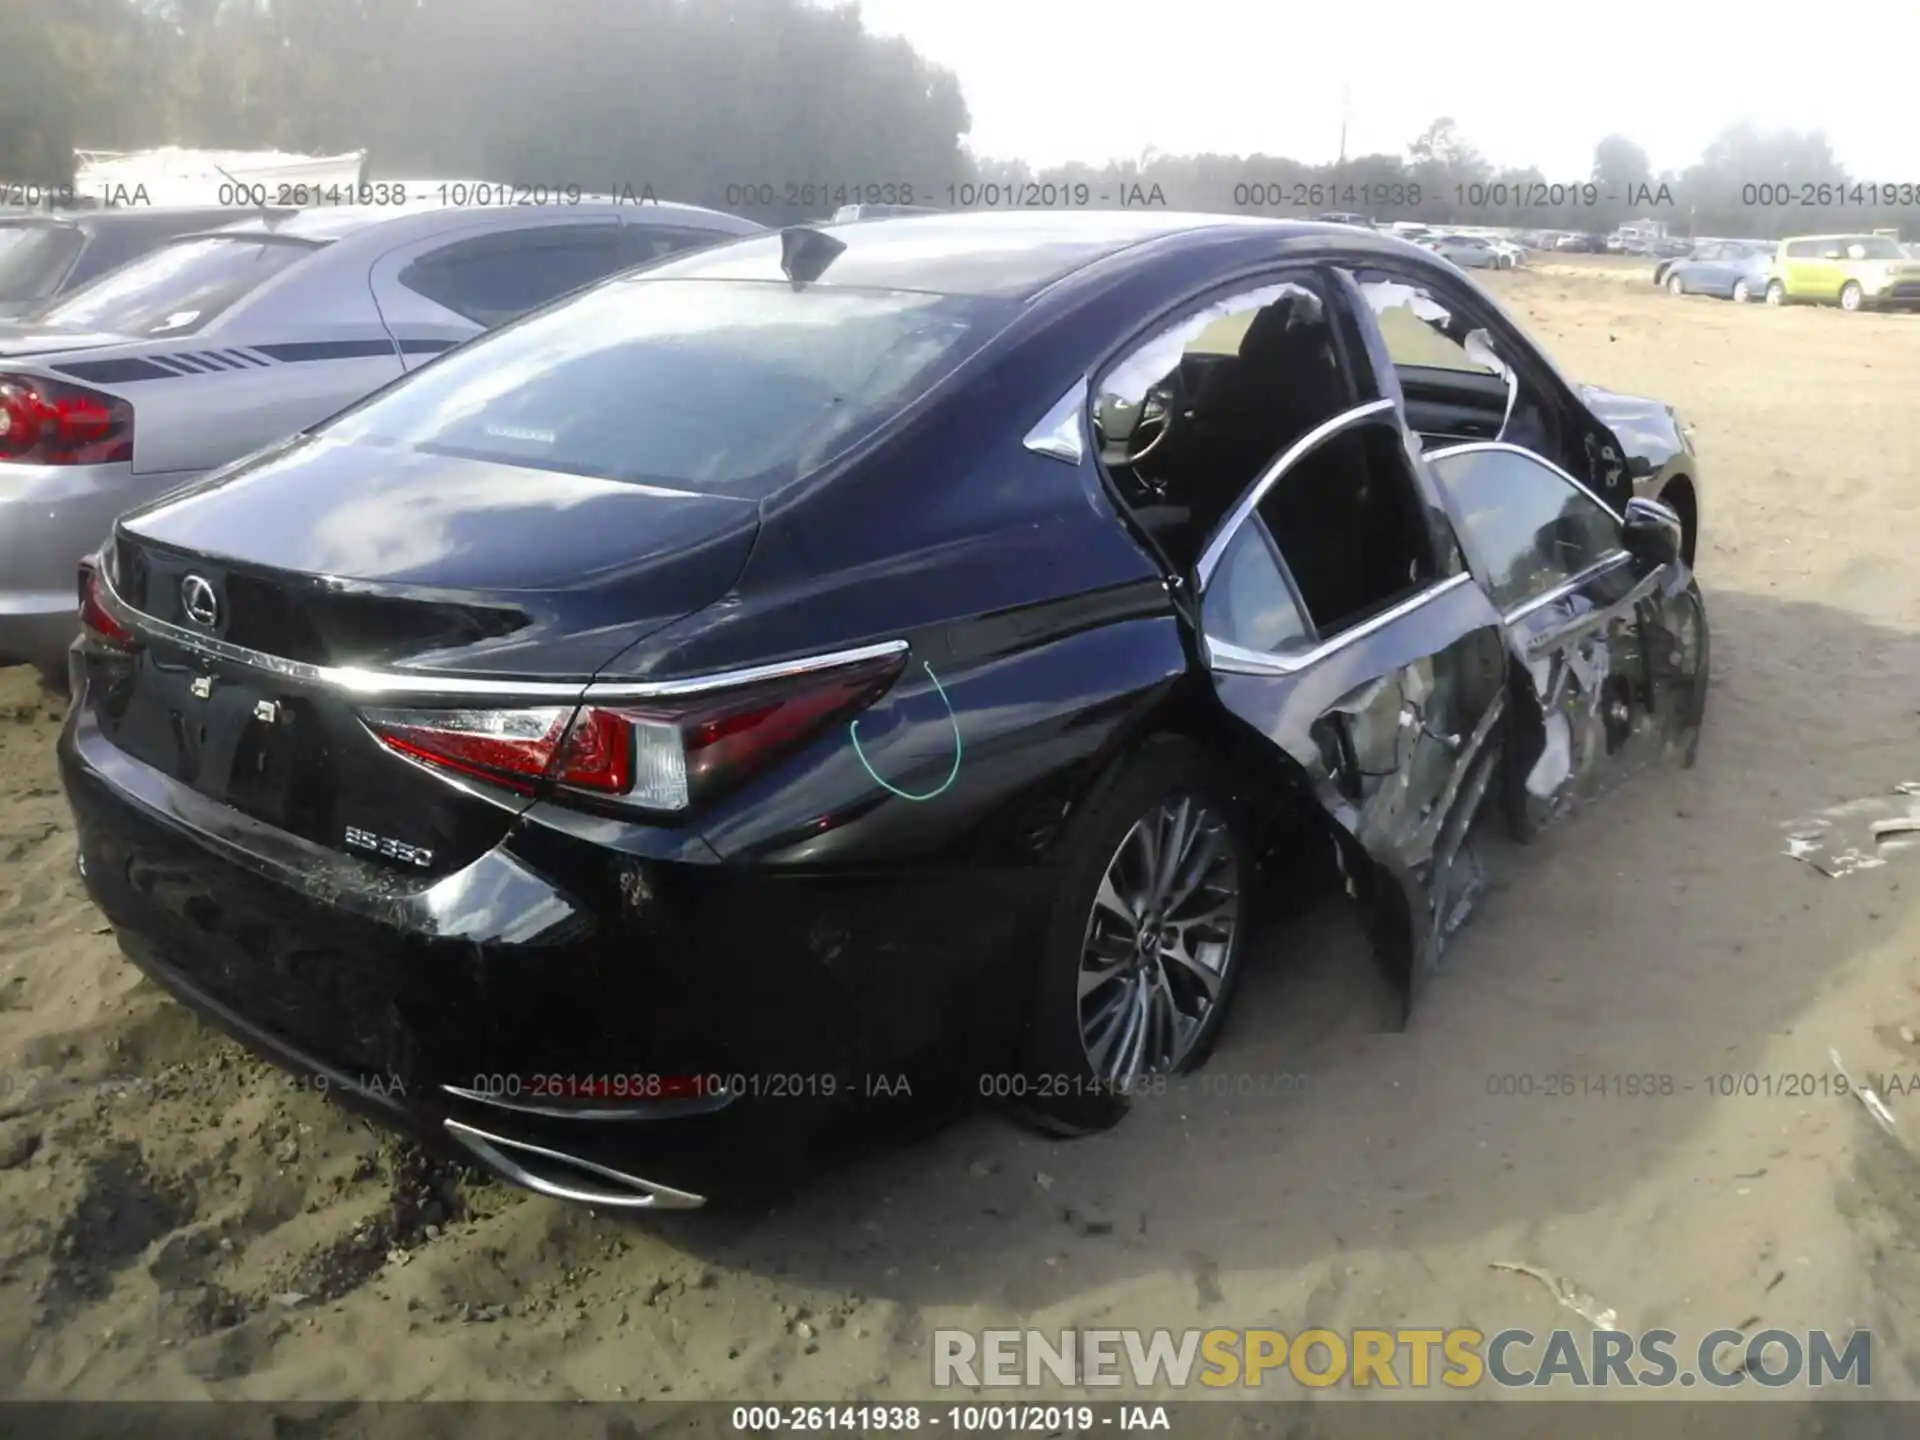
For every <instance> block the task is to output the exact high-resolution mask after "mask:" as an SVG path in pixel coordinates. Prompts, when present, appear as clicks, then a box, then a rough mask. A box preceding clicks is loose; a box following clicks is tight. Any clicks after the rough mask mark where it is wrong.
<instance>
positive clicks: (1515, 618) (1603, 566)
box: [1500, 550, 1633, 625]
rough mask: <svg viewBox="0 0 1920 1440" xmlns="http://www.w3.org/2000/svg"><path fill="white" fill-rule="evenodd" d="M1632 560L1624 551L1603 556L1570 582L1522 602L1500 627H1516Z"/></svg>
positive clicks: (1505, 616) (1562, 582)
mask: <svg viewBox="0 0 1920 1440" xmlns="http://www.w3.org/2000/svg"><path fill="white" fill-rule="evenodd" d="M1632 559H1633V556H1631V555H1629V554H1628V553H1627V552H1626V551H1624V550H1615V551H1612V552H1611V553H1609V554H1606V555H1603V556H1601V557H1600V558H1599V559H1598V560H1596V561H1594V562H1593V564H1591V565H1589V566H1588V567H1587V568H1586V569H1584V570H1582V571H1581V572H1580V573H1579V574H1578V575H1575V576H1574V577H1573V578H1572V579H1571V580H1563V581H1561V582H1560V584H1558V585H1556V586H1554V587H1553V588H1552V589H1551V590H1548V591H1546V592H1545V593H1544V594H1540V595H1536V596H1534V597H1533V599H1531V600H1525V601H1522V602H1521V603H1520V604H1518V605H1516V606H1515V607H1514V608H1513V609H1511V610H1509V611H1508V612H1507V613H1506V614H1504V615H1502V616H1501V617H1500V623H1501V624H1502V625H1517V624H1519V623H1520V622H1521V621H1522V620H1524V619H1526V618H1527V616H1529V615H1531V614H1533V612H1534V611H1536V610H1539V609H1541V608H1542V607H1544V606H1547V605H1551V604H1552V603H1553V602H1554V601H1556V600H1564V599H1566V597H1567V596H1569V595H1571V594H1572V593H1573V592H1574V591H1576V590H1578V589H1579V588H1580V587H1581V586H1582V585H1585V584H1587V583H1588V582H1589V581H1592V580H1597V579H1599V578H1600V577H1601V576H1602V575H1604V574H1606V573H1607V572H1608V571H1610V570H1617V569H1619V568H1620V567H1621V566H1622V565H1624V564H1626V563H1627V562H1628V561H1630V560H1632Z"/></svg>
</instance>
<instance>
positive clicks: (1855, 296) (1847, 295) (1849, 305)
mask: <svg viewBox="0 0 1920 1440" xmlns="http://www.w3.org/2000/svg"><path fill="white" fill-rule="evenodd" d="M1840 308H1841V309H1842V310H1858V309H1859V308H1860V287H1859V286H1858V285H1854V284H1848V285H1847V286H1846V287H1845V288H1844V289H1842V290H1841V292H1840Z"/></svg>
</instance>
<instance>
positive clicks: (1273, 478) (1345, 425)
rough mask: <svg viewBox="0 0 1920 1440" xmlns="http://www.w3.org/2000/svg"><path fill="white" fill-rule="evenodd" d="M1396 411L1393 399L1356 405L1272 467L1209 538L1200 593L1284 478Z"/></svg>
mask: <svg viewBox="0 0 1920 1440" xmlns="http://www.w3.org/2000/svg"><path fill="white" fill-rule="evenodd" d="M1393 408H1394V407H1393V401H1391V400H1370V401H1368V402H1367V403H1366V404H1365V405H1356V406H1355V407H1354V408H1353V409H1351V410H1346V411H1342V412H1341V413H1340V414H1338V415H1336V416H1334V417H1333V418H1332V419H1331V420H1326V421H1322V422H1321V423H1320V424H1319V425H1316V426H1315V427H1314V428H1313V429H1311V430H1309V431H1308V432H1307V433H1306V434H1304V435H1302V436H1301V437H1300V438H1299V439H1298V440H1296V441H1294V442H1293V444H1292V445H1291V446H1289V447H1288V448H1287V450H1286V451H1285V452H1284V453H1283V454H1282V455H1281V456H1280V458H1279V459H1278V460H1276V461H1274V462H1273V464H1271V465H1269V466H1268V467H1267V468H1266V470H1265V471H1264V472H1263V473H1262V474H1261V476H1260V478H1259V479H1258V480H1255V481H1254V482H1253V488H1252V489H1250V490H1248V491H1247V493H1246V494H1245V495H1242V496H1241V497H1240V503H1239V504H1237V505H1235V506H1234V507H1233V509H1231V510H1229V511H1228V512H1227V516H1226V518H1225V519H1224V520H1222V521H1221V522H1220V523H1219V524H1218V525H1216V526H1214V529H1213V535H1212V536H1211V537H1210V538H1209V539H1208V541H1207V545H1206V548H1205V549H1204V550H1202V551H1201V552H1200V563H1199V564H1197V565H1195V566H1194V567H1193V568H1194V574H1195V576H1196V578H1197V579H1198V580H1199V590H1200V593H1201V594H1202V595H1204V594H1205V593H1206V590H1207V582H1208V581H1209V580H1211V579H1212V578H1213V572H1214V570H1215V569H1217V568H1218V567H1219V564H1220V557H1221V556H1222V555H1224V554H1225V553H1226V549H1227V545H1228V542H1230V541H1231V540H1232V539H1233V534H1234V532H1235V531H1236V530H1238V529H1239V528H1240V527H1241V526H1242V525H1243V524H1245V523H1246V519H1247V517H1248V516H1249V515H1251V514H1252V513H1253V511H1254V507H1255V506H1256V505H1258V504H1259V503H1260V502H1261V501H1262V500H1264V499H1265V498H1266V496H1267V492H1268V491H1269V490H1271V489H1272V488H1273V487H1274V486H1275V485H1276V484H1277V483H1278V482H1279V480H1280V477H1281V476H1282V475H1284V474H1286V473H1287V471H1288V470H1290V469H1292V468H1293V466H1294V465H1296V464H1297V463H1298V462H1299V461H1300V460H1301V459H1302V458H1303V457H1304V456H1306V454H1307V453H1308V452H1309V451H1311V450H1313V449H1314V448H1315V447H1316V446H1318V445H1320V444H1321V443H1322V442H1323V441H1326V440H1329V439H1331V438H1332V437H1333V436H1335V435H1338V434H1339V433H1340V432H1341V431H1342V430H1346V429H1349V428H1351V427H1352V426H1354V425H1358V424H1359V423H1360V422H1361V421H1363V420H1365V419H1367V418H1368V417H1369V416H1372V415H1380V414H1383V413H1385V412H1387V411H1390V410H1392V409H1393Z"/></svg>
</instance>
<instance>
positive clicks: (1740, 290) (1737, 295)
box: [1733, 279, 1753, 305]
mask: <svg viewBox="0 0 1920 1440" xmlns="http://www.w3.org/2000/svg"><path fill="white" fill-rule="evenodd" d="M1751 299H1753V286H1752V285H1750V284H1748V283H1747V281H1746V280H1744V279H1741V280H1736V281H1734V282H1733V303H1734V304H1736V305H1744V304H1746V303H1747V302H1748V301H1749V300H1751Z"/></svg>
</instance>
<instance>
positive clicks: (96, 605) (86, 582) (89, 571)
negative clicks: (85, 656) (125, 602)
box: [79, 560, 138, 650]
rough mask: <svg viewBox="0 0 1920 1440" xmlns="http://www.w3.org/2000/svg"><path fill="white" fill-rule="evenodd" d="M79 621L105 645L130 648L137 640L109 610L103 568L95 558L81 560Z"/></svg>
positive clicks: (94, 637)
mask: <svg viewBox="0 0 1920 1440" xmlns="http://www.w3.org/2000/svg"><path fill="white" fill-rule="evenodd" d="M79 585H80V625H81V627H82V628H83V629H84V630H85V631H86V632H87V635H88V636H89V637H90V638H91V639H94V640H97V641H99V642H100V643H101V644H103V645H111V646H113V647H114V648H115V649H119V650H131V649H132V648H133V647H134V645H135V644H137V643H138V641H137V640H136V639H135V636H134V633H133V632H132V631H131V630H129V629H128V628H127V627H126V626H124V625H122V624H121V623H120V622H119V621H118V620H116V619H114V618H113V616H112V615H111V614H109V613H108V612H107V607H106V603H105V601H104V600H103V599H102V598H101V594H100V585H101V582H100V568H99V566H98V565H97V564H96V563H95V562H94V561H92V560H82V561H81V562H80V576H79Z"/></svg>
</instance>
